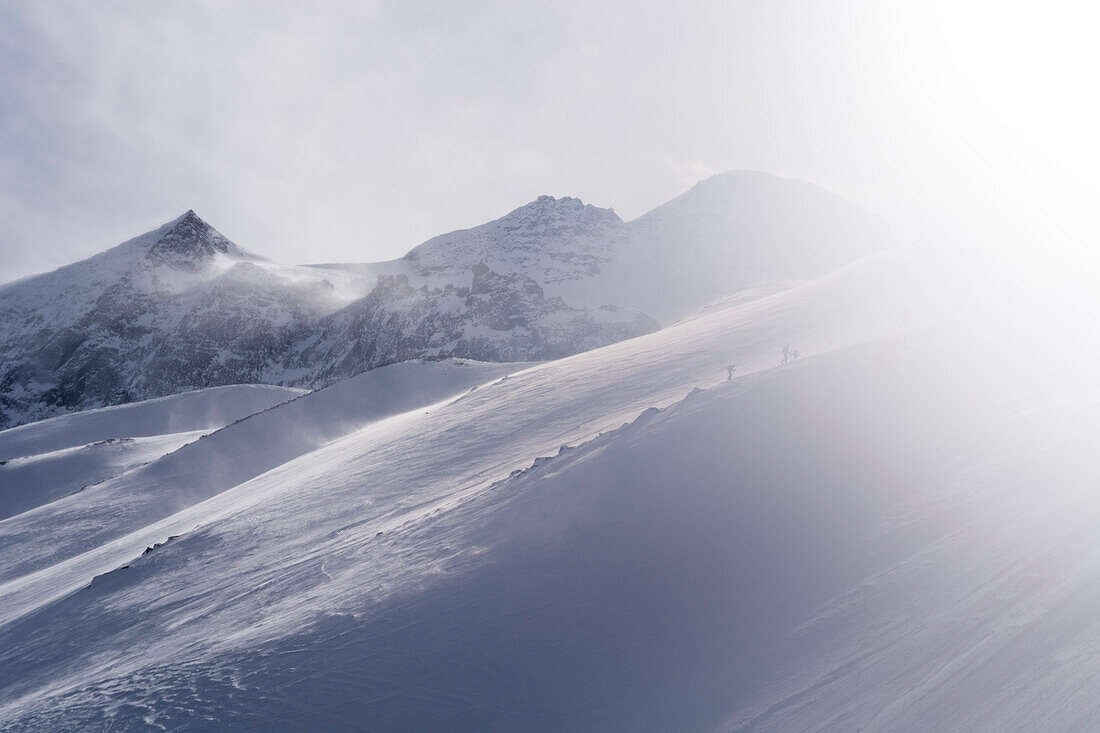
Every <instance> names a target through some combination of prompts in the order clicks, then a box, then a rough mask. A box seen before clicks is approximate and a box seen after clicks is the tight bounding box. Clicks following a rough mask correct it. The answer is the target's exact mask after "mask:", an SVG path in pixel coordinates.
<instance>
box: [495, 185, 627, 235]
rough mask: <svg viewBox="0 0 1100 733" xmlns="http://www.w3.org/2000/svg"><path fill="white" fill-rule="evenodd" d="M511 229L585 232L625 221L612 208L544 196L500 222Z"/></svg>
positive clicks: (506, 216) (567, 197)
mask: <svg viewBox="0 0 1100 733" xmlns="http://www.w3.org/2000/svg"><path fill="white" fill-rule="evenodd" d="M498 221H499V223H500V225H501V226H502V227H503V228H505V229H508V230H516V229H528V230H533V231H536V232H538V233H547V232H555V233H556V232H578V233H579V232H583V231H591V230H593V229H604V228H607V227H609V226H616V225H618V224H621V223H622V220H621V219H620V218H619V217H618V215H617V214H615V212H614V211H613V210H611V209H601V208H600V207H598V206H592V205H591V204H585V203H584V202H583V201H581V200H580V199H579V198H574V197H572V196H563V197H561V198H560V199H559V198H554V197H553V196H548V195H545V194H543V195H542V196H539V197H538V198H537V199H535V200H534V201H532V202H531V203H529V204H525V205H524V206H521V207H519V208H518V209H515V210H513V211H511V212H510V213H508V214H506V215H505V216H503V217H502V218H500V219H499V220H498Z"/></svg>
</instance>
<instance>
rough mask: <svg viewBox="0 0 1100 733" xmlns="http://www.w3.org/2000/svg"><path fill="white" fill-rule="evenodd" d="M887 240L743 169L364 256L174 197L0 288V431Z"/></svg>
mask: <svg viewBox="0 0 1100 733" xmlns="http://www.w3.org/2000/svg"><path fill="white" fill-rule="evenodd" d="M891 244H892V239H891V237H890V234H889V230H888V228H887V227H886V226H885V225H884V224H883V223H882V222H881V221H879V220H877V219H875V218H874V217H871V216H869V215H867V214H865V213H863V212H861V211H859V210H858V209H856V208H855V207H853V206H852V205H851V204H848V203H847V202H845V201H843V200H841V199H838V198H837V197H835V196H833V195H831V194H829V193H827V192H825V191H823V190H822V189H820V188H817V187H815V186H812V185H810V184H806V183H803V182H800V181H792V180H785V179H780V178H777V177H775V176H771V175H768V174H760V173H751V172H733V173H728V174H722V175H719V176H715V177H714V178H711V179H708V180H707V181H704V182H702V183H700V184H698V185H697V186H696V187H695V188H693V189H692V190H691V191H689V192H687V193H686V194H684V195H683V196H681V197H679V198H677V199H675V200H673V201H671V202H669V203H667V204H665V205H663V206H661V207H658V208H657V209H655V210H653V211H651V212H650V213H648V214H646V215H644V216H642V217H640V218H639V219H637V220H635V221H632V222H623V221H622V220H621V219H620V218H619V217H618V216H617V215H616V214H615V213H614V212H612V211H611V210H609V209H601V208H598V207H595V206H591V205H586V204H584V203H582V202H581V201H580V200H578V199H574V198H569V197H566V198H561V199H556V198H553V197H550V196H542V197H539V198H538V199H537V200H536V201H534V202H532V203H530V204H528V205H526V206H523V207H520V208H519V209H516V210H515V211H513V212H511V213H509V214H508V215H506V216H504V217H502V218H500V219H498V220H496V221H493V222H490V223H488V224H485V225H482V226H480V227H475V228H474V229H469V230H465V231H459V232H453V233H451V234H446V235H442V236H440V237H436V238H434V239H432V240H429V241H428V242H425V243H424V244H422V245H420V246H418V247H416V248H414V249H413V250H412V251H411V252H410V253H409V254H408V255H407V256H406V257H404V258H402V259H400V260H396V261H392V262H385V263H377V264H367V265H326V266H296V265H280V264H277V263H274V262H271V261H269V260H266V259H265V258H263V257H260V256H257V255H255V254H252V253H250V252H248V251H246V250H244V249H241V248H240V247H238V246H237V245H235V244H234V243H232V242H230V241H229V240H228V239H226V238H225V237H224V236H222V235H221V234H220V233H219V232H217V231H216V230H215V229H214V228H213V227H211V226H210V225H209V224H207V223H206V222H204V221H203V220H202V219H200V218H199V217H198V216H197V215H196V214H195V213H194V212H192V211H188V212H187V213H186V214H184V215H183V216H181V217H179V218H178V219H176V220H175V221H172V222H169V223H167V224H165V225H164V226H162V227H160V228H159V229H157V230H154V231H152V232H149V233H147V234H144V235H142V236H140V237H137V238H135V239H133V240H130V241H129V242H126V243H124V244H122V245H119V246H118V247H115V248H114V249H111V250H108V251H106V252H103V253H102V254H99V255H96V256H95V257H92V258H90V259H88V260H84V261H82V262H78V263H75V264H73V265H69V266H67V267H63V268H61V269H59V270H57V271H55V272H51V273H47V274H44V275H40V276H37V277H33V278H28V279H24V280H21V281H18V282H14V283H10V284H8V285H6V286H3V287H2V288H0V427H7V426H12V425H18V424H21V423H24V422H27V421H29V420H33V419H40V418H43V417H48V416H50V415H55V414H59V413H62V412H67V411H72V410H80V409H87V408H92V407H100V406H105V405H112V404H120V403H126V402H130V401H134V400H143V399H150V398H155V397H161V396H165V395H170V394H175V393H177V392H180V391H183V390H187V389H201V388H207V387H212V386H219V385H228V384H246V383H265V384H278V385H286V386H295V387H306V388H313V387H319V386H323V385H326V384H330V383H332V382H333V381H334V380H337V379H340V378H343V377H347V376H351V375H353V374H356V373H359V372H361V371H363V370H365V369H370V368H373V367H377V366H380V365H384V364H391V363H395V362H401V361H406V360H410V359H419V358H444V357H461V358H471V359H477V360H482V361H539V360H547V359H556V358H560V357H563V356H567V355H570V354H575V353H580V352H583V351H586V350H589V349H592V348H596V347H599V346H603V345H606V344H610V343H614V342H616V341H621V340H623V339H627V338H631V337H634V336H638V335H642V334H645V333H649V332H651V331H653V330H655V329H656V328H658V326H659V325H660V324H662V323H664V324H667V323H670V322H672V321H673V320H675V319H677V318H680V317H683V316H684V315H687V314H688V313H690V312H691V311H692V310H694V309H696V308H698V307H701V306H703V305H705V304H706V303H708V302H709V301H711V300H713V299H714V298H716V297H720V296H722V295H725V294H727V293H730V292H733V291H735V290H737V289H739V288H743V287H746V286H749V285H754V284H758V283H761V282H764V281H788V280H797V279H805V278H811V277H816V276H820V275H823V274H825V273H827V272H829V271H831V270H833V269H835V268H836V267H839V266H840V265H842V264H844V263H846V262H850V261H852V260H854V259H856V258H858V257H860V256H863V255H866V254H869V253H870V252H873V251H876V250H878V249H881V248H884V247H887V246H890V245H891Z"/></svg>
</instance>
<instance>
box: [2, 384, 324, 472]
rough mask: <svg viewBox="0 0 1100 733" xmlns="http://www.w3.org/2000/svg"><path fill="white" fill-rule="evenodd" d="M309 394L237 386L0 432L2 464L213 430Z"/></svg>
mask: <svg viewBox="0 0 1100 733" xmlns="http://www.w3.org/2000/svg"><path fill="white" fill-rule="evenodd" d="M305 393H306V390H304V389H295V388H293V387H274V386H271V385H267V384H234V385H230V386H227V387H209V388H207V389H197V390H193V391H191V392H182V393H180V394H176V395H171V396H169V397H160V398H157V399H153V400H145V401H143V402H131V403H129V404H126V405H116V406H114V407H103V408H100V409H97V410H86V411H85V412H77V413H72V414H69V415H58V416H57V417H52V418H49V419H48V420H40V421H39V422H35V423H30V424H27V425H20V426H19V427H15V428H9V429H8V430H0V460H3V459H7V458H17V457H19V456H31V455H37V454H41V453H50V452H53V451H59V450H61V449H63V448H72V447H75V446H82V445H88V444H90V443H96V442H99V441H104V440H107V439H109V438H138V437H154V436H163V435H168V434H171V433H183V432H188V431H194V430H200V431H201V430H214V429H217V428H220V427H223V426H225V425H228V424H229V423H231V422H234V421H235V420H239V419H240V418H242V417H246V416H248V415H251V414H252V413H254V412H259V411H260V410H265V409H267V408H268V407H272V406H274V405H277V404H279V403H280V402H285V401H287V400H289V399H293V398H295V397H298V396H300V395H303V394H305Z"/></svg>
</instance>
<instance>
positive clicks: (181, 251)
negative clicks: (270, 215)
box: [145, 209, 239, 271]
mask: <svg viewBox="0 0 1100 733" xmlns="http://www.w3.org/2000/svg"><path fill="white" fill-rule="evenodd" d="M163 229H164V227H162V230H163ZM219 254H223V255H230V254H239V251H238V250H237V247H236V246H235V245H234V244H233V243H232V242H230V241H229V240H228V239H226V238H225V237H224V236H222V234H221V232H219V231H218V230H217V229H215V228H214V227H212V226H210V225H209V224H207V223H206V222H205V221H203V220H202V219H201V218H200V217H199V216H198V214H196V213H195V212H194V210H193V209H188V210H187V212H186V213H185V214H183V215H182V216H180V217H179V218H178V219H176V220H175V221H174V222H172V223H171V224H170V225H168V227H167V231H165V232H164V234H162V235H161V236H160V238H159V239H157V240H156V242H154V243H153V245H152V246H151V247H150V248H149V250H148V251H147V252H146V255H145V256H146V257H147V258H148V259H149V260H152V261H154V262H156V263H158V264H166V265H169V266H171V267H174V268H176V269H181V270H189V271H194V270H197V269H200V268H202V267H203V266H204V265H205V264H206V263H207V262H209V261H210V260H211V259H213V258H214V257H215V256H217V255H219Z"/></svg>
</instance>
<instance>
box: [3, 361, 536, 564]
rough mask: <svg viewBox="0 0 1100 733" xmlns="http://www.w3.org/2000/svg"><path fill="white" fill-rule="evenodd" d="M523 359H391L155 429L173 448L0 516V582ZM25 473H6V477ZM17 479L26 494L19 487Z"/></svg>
mask: <svg viewBox="0 0 1100 733" xmlns="http://www.w3.org/2000/svg"><path fill="white" fill-rule="evenodd" d="M525 366H527V365H525V364H486V363H479V362H470V361H465V360H444V361H437V362H407V363H403V364H394V365H392V366H388V367H382V368H379V369H373V370H371V371H368V372H364V373H363V374H360V375H357V376H356V377H352V378H350V379H347V380H344V381H341V382H338V383H336V384H334V385H332V386H331V387H328V388H325V389H321V390H317V391H315V392H310V393H308V394H304V395H301V396H298V397H297V398H295V399H291V400H289V401H287V402H283V403H281V404H277V405H275V406H273V407H271V408H270V409H266V410H260V411H257V412H256V413H255V414H250V415H245V416H243V417H242V418H241V419H239V420H237V421H235V422H233V423H231V424H229V425H227V426H225V427H224V428H221V429H218V430H215V431H213V432H210V433H209V434H208V435H205V436H200V435H199V434H193V433H192V434H185V435H184V436H178V435H176V436H174V435H167V436H164V438H163V439H162V441H163V442H171V441H176V442H177V444H178V445H179V446H180V447H179V449H178V450H174V451H172V452H170V453H168V454H167V455H165V454H164V452H162V453H160V454H158V455H157V456H155V458H157V460H152V461H149V462H148V463H145V464H144V465H141V466H139V467H137V468H135V469H134V470H131V471H126V472H124V473H123V472H121V471H120V472H118V473H116V474H112V475H111V476H112V477H111V478H110V480H101V481H99V482H98V483H95V484H94V485H88V486H87V488H85V489H84V490H82V491H80V492H79V493H72V494H70V495H68V496H65V497H63V498H60V499H58V500H56V501H52V503H49V504H46V503H45V501H40V502H38V503H37V504H35V505H34V506H39V505H40V504H44V506H40V507H39V508H38V509H36V510H34V511H25V512H24V513H22V514H20V515H19V516H15V517H12V518H11V519H9V520H8V521H4V522H0V581H2V580H5V579H8V578H10V577H13V576H16V575H19V574H25V573H28V572H32V571H34V570H38V569H40V568H42V567H45V566H48V565H49V564H54V563H58V562H62V561H64V560H66V559H69V558H71V557H73V556H75V555H78V554H80V553H81V552H83V551H84V550H85V549H87V548H88V547H89V546H93V547H94V546H97V545H100V544H103V543H106V542H109V541H110V540H112V539H114V538H117V537H120V536H125V535H126V534H128V533H129V532H131V531H133V530H136V529H139V528H141V527H144V526H145V525H147V524H149V523H152V522H154V521H156V520H159V519H162V518H164V517H166V516H169V515H171V514H174V513H176V512H178V511H180V510H182V509H184V508H186V507H188V506H191V505H193V504H196V503H198V502H200V501H202V500H204V499H207V498H209V497H210V496H213V495H215V494H217V493H218V492H220V491H224V490H225V489H228V488H231V487H233V486H235V485H237V484H239V483H242V482H244V481H246V480H248V479H250V478H253V477H255V476H258V475H260V474H262V473H264V472H265V471H267V470H269V469H272V468H275V467H276V466H279V465H281V464H283V463H286V462H287V461H290V460H291V459H293V458H296V457H298V456H300V455H303V454H305V453H309V452H310V451H313V450H315V449H317V448H319V447H321V446H323V445H324V444H326V443H328V442H330V441H332V440H335V439H336V438H338V437H341V436H343V435H346V434H348V433H350V432H353V431H355V430H357V429H360V428H362V427H363V426H365V425H367V424H369V423H371V422H374V421H377V420H380V419H382V418H384V417H387V416H389V415H392V414H395V413H398V412H403V411H406V410H409V409H412V408H416V407H419V406H422V405H427V404H431V403H432V402H435V401H437V400H439V399H442V398H445V397H448V396H451V397H453V396H456V395H458V394H461V393H462V392H465V391H466V390H469V389H471V388H474V387H476V386H477V385H478V384H481V383H483V382H486V381H488V380H491V379H494V378H496V377H499V376H501V375H503V374H507V373H508V372H511V371H515V370H517V369H521V368H523V367H525ZM115 409H119V408H115ZM66 417H69V416H66ZM71 417H75V416H71ZM28 427H29V426H28ZM0 435H2V433H0ZM200 437H201V438H202V439H201V440H197V438H200ZM192 441H194V442H192ZM55 455H56V454H48V455H47V456H45V457H43V458H49V457H53V456H55ZM37 458H38V457H36V459H37ZM39 460H41V459H39ZM55 463H56V461H55ZM32 465H33V464H32ZM24 474H25V471H24ZM0 475H2V474H0ZM46 477H48V478H53V479H56V478H57V472H56V469H55V468H51V467H50V466H47V471H46ZM24 478H25V475H24V476H20V475H16V476H14V477H13V479H14V481H13V486H20V482H21V480H22V479H24ZM88 483H89V484H90V483H91V482H88ZM32 486H33V485H32ZM21 488H23V489H24V492H23V493H26V489H27V488H28V487H27V486H21ZM52 493H53V494H54V495H57V494H58V491H56V490H53V491H52Z"/></svg>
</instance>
